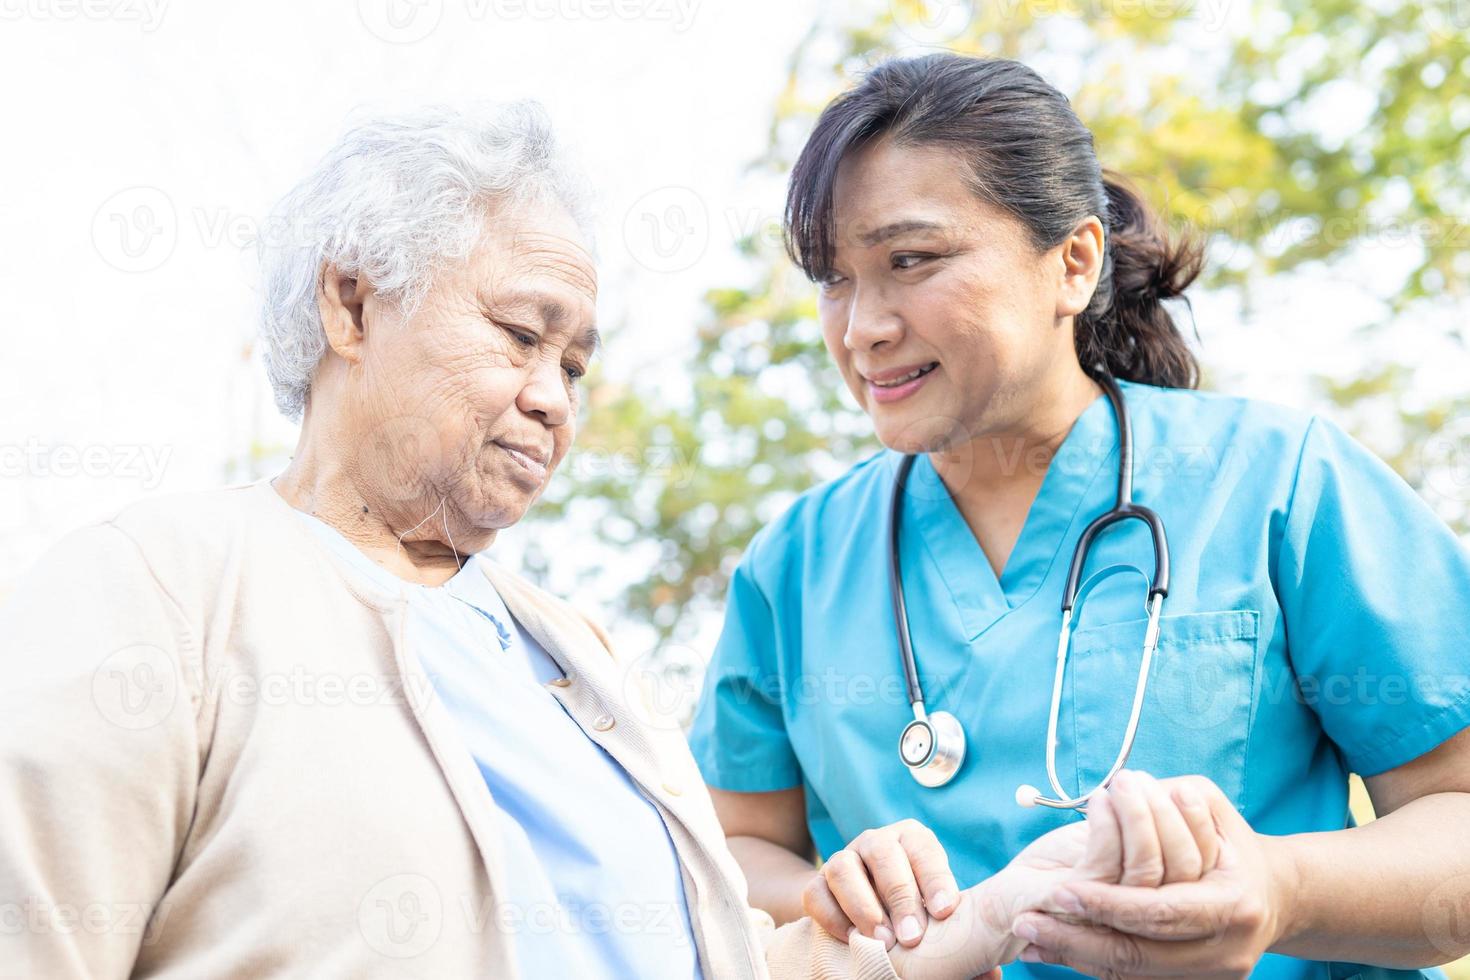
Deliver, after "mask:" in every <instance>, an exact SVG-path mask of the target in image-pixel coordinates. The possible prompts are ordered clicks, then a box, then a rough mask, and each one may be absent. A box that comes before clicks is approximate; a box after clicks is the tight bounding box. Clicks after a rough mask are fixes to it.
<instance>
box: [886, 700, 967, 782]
mask: <svg viewBox="0 0 1470 980" xmlns="http://www.w3.org/2000/svg"><path fill="white" fill-rule="evenodd" d="M898 754H899V755H900V756H901V757H902V758H903V762H904V765H905V766H907V767H908V770H909V775H911V776H913V777H914V780H915V781H916V782H918V784H919V785H920V786H928V787H931V788H932V787H935V786H943V785H944V784H945V783H947V782H949V781H950V780H951V779H953V778H954V776H955V773H957V772H959V771H960V766H961V765H963V764H964V761H965V730H964V729H963V728H962V727H960V721H959V719H958V718H956V717H955V716H954V715H952V714H950V713H949V712H948V711H936V712H934V713H932V714H925V715H924V717H922V718H915V719H914V720H913V721H911V722H909V723H908V724H907V725H905V726H904V729H903V734H901V735H899V737H898Z"/></svg>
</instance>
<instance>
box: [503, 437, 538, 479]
mask: <svg viewBox="0 0 1470 980" xmlns="http://www.w3.org/2000/svg"><path fill="white" fill-rule="evenodd" d="M495 445H497V446H499V447H500V448H501V449H504V450H505V454H506V455H507V456H509V457H510V458H511V459H513V460H515V461H516V462H517V463H519V464H520V465H521V466H523V467H525V469H526V471H527V472H529V473H532V474H534V475H535V476H536V477H538V478H539V477H543V476H545V475H546V463H545V462H543V460H544V457H543V456H541V455H540V454H539V453H538V452H537V451H536V450H534V449H518V448H516V447H515V446H511V445H507V444H506V443H503V442H497V443H496V444H495Z"/></svg>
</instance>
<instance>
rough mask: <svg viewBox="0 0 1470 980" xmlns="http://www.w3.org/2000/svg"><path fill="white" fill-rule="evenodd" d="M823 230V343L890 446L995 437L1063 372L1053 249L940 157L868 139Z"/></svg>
mask: <svg viewBox="0 0 1470 980" xmlns="http://www.w3.org/2000/svg"><path fill="white" fill-rule="evenodd" d="M833 222H834V227H835V229H836V232H835V242H834V244H835V251H834V261H833V269H832V274H831V275H830V276H828V277H827V280H826V281H825V282H823V283H822V284H821V295H820V298H819V301H818V310H819V312H820V316H821V321H822V332H823V337H824V339H825V341H826V344H827V349H828V350H829V351H830V352H831V354H832V357H833V358H834V359H835V360H836V362H837V365H838V367H839V368H841V370H842V375H843V377H844V379H845V380H846V382H847V385H848V387H849V389H851V391H852V393H853V396H854V397H856V399H857V402H858V404H859V405H861V406H862V407H863V409H864V411H866V412H867V413H868V415H869V416H870V417H871V418H872V419H873V424H874V428H875V429H876V431H877V435H878V438H879V439H880V440H881V441H882V442H883V444H884V445H886V446H888V447H889V448H891V449H896V450H899V451H901V452H932V451H935V450H936V449H939V448H941V447H942V446H944V445H946V444H949V443H953V442H957V441H962V440H967V439H974V438H978V437H980V436H981V435H982V434H986V433H992V432H1000V431H1004V430H1006V429H1007V428H1008V427H1010V426H1013V425H1016V424H1019V421H1020V420H1022V419H1024V418H1025V416H1026V414H1027V412H1028V411H1029V410H1030V408H1029V401H1028V393H1033V392H1036V391H1042V390H1045V385H1044V384H1042V383H1041V379H1042V378H1043V377H1044V376H1045V375H1046V373H1047V372H1048V371H1054V370H1056V369H1057V366H1058V365H1059V364H1063V363H1065V362H1064V361H1059V360H1058V359H1059V358H1068V357H1070V358H1071V359H1072V361H1073V362H1074V363H1075V360H1076V354H1075V349H1074V347H1073V340H1072V332H1071V329H1070V324H1071V320H1070V318H1066V319H1065V320H1064V321H1063V320H1062V319H1059V293H1058V289H1059V284H1060V281H1061V280H1062V278H1063V273H1064V267H1065V263H1064V261H1063V259H1062V257H1061V246H1059V247H1058V248H1057V249H1053V250H1050V251H1047V252H1038V251H1037V250H1036V249H1035V248H1034V247H1033V246H1032V245H1031V243H1030V241H1029V240H1028V238H1027V234H1026V229H1025V226H1024V225H1023V224H1021V222H1020V221H1019V220H1017V219H1016V218H1015V217H1013V216H1012V215H1010V214H1009V213H1008V212H1006V211H1004V210H1002V209H1000V208H998V207H996V206H995V205H993V204H991V203H989V202H988V201H985V200H983V199H981V198H980V197H979V196H977V195H976V193H975V192H974V190H973V189H972V188H971V187H970V185H969V184H968V183H966V181H965V178H964V169H963V167H962V164H961V163H960V161H959V159H958V157H956V156H955V155H953V154H952V151H950V150H947V149H943V148H938V147H932V146H917V147H915V146H899V145H895V144H894V143H893V142H891V141H889V140H880V141H878V142H876V143H873V144H871V145H868V146H866V147H863V148H861V149H859V150H857V151H855V152H853V153H851V154H849V155H848V157H846V158H845V159H844V160H843V162H842V164H841V165H840V166H839V168H838V172H837V179H836V182H835V187H834V193H833ZM1063 305H1065V304H1063ZM1063 328H1065V329H1063ZM1032 397H1034V395H1033V396H1032Z"/></svg>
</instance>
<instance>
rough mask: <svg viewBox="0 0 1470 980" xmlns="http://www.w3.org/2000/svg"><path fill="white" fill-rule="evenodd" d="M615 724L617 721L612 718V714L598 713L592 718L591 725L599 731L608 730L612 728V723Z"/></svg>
mask: <svg viewBox="0 0 1470 980" xmlns="http://www.w3.org/2000/svg"><path fill="white" fill-rule="evenodd" d="M616 724H617V722H616V721H614V720H613V716H612V715H598V716H597V717H596V718H594V719H592V727H593V728H595V729H597V730H598V731H599V732H605V731H608V730H610V729H611V728H612V726H613V725H616Z"/></svg>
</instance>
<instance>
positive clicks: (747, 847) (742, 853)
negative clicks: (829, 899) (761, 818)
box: [725, 836, 817, 926]
mask: <svg viewBox="0 0 1470 980" xmlns="http://www.w3.org/2000/svg"><path fill="white" fill-rule="evenodd" d="M725 842H726V843H727V844H728V845H729V846H730V853H731V854H733V855H735V861H736V863H738V864H739V865H740V870H741V871H743V872H744V873H745V880H746V883H747V884H748V885H749V888H750V899H749V900H750V904H751V905H753V906H755V907H756V908H758V909H764V910H765V911H766V912H769V913H770V915H771V918H773V919H775V920H776V925H778V926H780V925H785V924H786V923H788V922H794V921H796V920H797V919H800V918H801V917H802V916H804V915H805V914H806V913H805V912H804V911H802V907H801V893H802V891H803V890H805V888H806V886H807V884H808V883H810V882H811V880H812V878H813V877H815V876H816V874H817V869H816V864H815V863H814V862H813V861H811V860H808V859H806V858H803V857H802V856H801V855H799V854H796V853H794V852H792V851H788V850H787V849H786V848H784V847H782V846H781V845H780V844H777V843H774V842H772V841H768V840H766V839H765V838H762V837H746V836H736V837H727V838H726V839H725Z"/></svg>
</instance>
